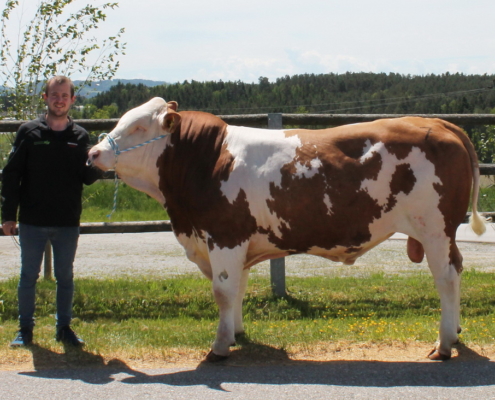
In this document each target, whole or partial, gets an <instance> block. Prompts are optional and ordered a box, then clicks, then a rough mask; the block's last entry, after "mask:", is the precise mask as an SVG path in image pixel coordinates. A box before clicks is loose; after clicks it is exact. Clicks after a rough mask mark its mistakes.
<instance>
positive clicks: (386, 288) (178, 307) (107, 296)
mask: <svg viewBox="0 0 495 400" xmlns="http://www.w3.org/2000/svg"><path fill="white" fill-rule="evenodd" d="M16 285H17V279H11V280H9V281H3V282H0V319H1V322H2V324H1V327H0V330H1V332H2V335H1V336H0V349H1V348H3V349H7V350H6V352H8V343H9V340H10V339H11V336H13V334H14V332H15V330H16V328H17V321H16V319H17V315H16V314H17V311H16ZM76 287H77V290H76V297H75V299H74V311H75V316H76V319H75V320H74V326H75V328H76V330H77V332H78V333H80V334H81V336H82V337H83V338H84V339H85V340H86V341H87V346H86V348H85V352H89V353H91V354H95V355H96V354H97V355H102V356H104V355H105V354H113V355H115V354H119V355H120V356H119V357H121V359H123V360H127V359H140V358H142V359H148V360H149V359H150V358H153V359H155V361H156V360H159V361H163V362H166V361H167V360H168V361H170V360H171V359H179V360H180V358H181V355H183V356H184V358H185V359H187V357H188V355H190V354H191V353H195V354H200V355H202V356H204V352H206V351H208V349H209V347H210V345H211V342H212V341H213V339H214V335H215V331H216V327H217V323H218V313H217V307H216V305H215V303H214V300H213V296H212V294H211V287H210V283H209V281H207V280H206V279H205V278H202V277H199V276H180V277H173V278H169V279H165V280H162V279H160V280H158V279H153V278H152V277H136V278H135V279H106V280H95V279H78V280H76ZM287 287H288V292H289V296H288V297H287V298H283V299H282V298H275V297H274V296H273V295H272V293H271V288H270V284H269V280H268V279H266V278H261V277H253V278H252V280H251V281H250V285H249V288H248V291H247V294H246V297H245V301H244V321H245V328H246V335H244V337H241V338H240V339H239V343H238V346H237V349H238V350H244V351H248V352H249V349H253V348H254V347H256V346H257V347H258V348H259V347H260V346H261V348H263V349H265V351H268V352H269V349H272V350H283V351H284V352H287V354H288V355H289V356H290V355H291V354H292V353H293V352H297V351H300V350H301V349H303V350H305V351H307V352H311V350H312V349H314V348H316V347H318V346H322V344H323V346H324V344H325V343H327V344H328V345H331V344H332V343H339V342H342V341H345V342H346V343H378V342H385V343H391V342H399V343H404V344H406V345H407V344H408V343H427V344H430V345H432V344H433V343H434V341H435V339H436V335H437V332H438V322H439V319H440V309H439V299H438V295H437V293H436V290H435V288H434V284H433V280H432V278H431V276H430V275H429V274H416V275H413V276H410V275H408V276H395V275H394V276H385V275H383V274H375V275H371V276H365V277H362V278H352V277H345V278H330V277H311V278H288V279H287ZM54 296H55V284H54V282H50V281H41V282H40V283H39V287H38V297H37V298H38V301H37V316H38V318H37V325H36V328H35V342H36V343H37V344H38V345H39V346H41V347H43V348H45V349H48V350H50V351H52V352H58V351H60V347H61V346H60V345H59V344H58V343H56V342H55V341H54V340H53V335H54V328H53V325H54V317H53V315H54V314H55V308H54ZM494 299H495V276H494V275H493V274H487V273H480V272H476V271H475V270H472V271H467V272H465V273H464V275H463V289H462V299H461V310H462V323H461V324H462V327H463V331H462V334H461V341H462V342H464V343H466V344H469V343H476V344H478V345H485V344H492V343H493V342H494V340H495V337H494V335H495V315H494V314H493V308H494V306H495V300H494ZM19 352H21V353H22V352H28V353H29V351H28V350H19ZM0 353H3V351H0ZM16 354H19V353H16ZM86 356H87V354H86ZM267 356H268V355H267ZM422 356H423V355H422V354H418V355H417V357H418V358H421V357H422ZM6 357H7V358H12V351H11V355H10V356H9V355H8V354H7V355H6ZM259 357H263V354H260V355H259Z"/></svg>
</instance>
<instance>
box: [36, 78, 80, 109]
mask: <svg viewBox="0 0 495 400" xmlns="http://www.w3.org/2000/svg"><path fill="white" fill-rule="evenodd" d="M43 99H44V100H45V103H46V105H47V106H48V115H51V116H54V117H65V116H67V114H68V113H69V110H70V107H71V106H72V104H74V102H75V101H76V96H73V97H71V93H70V85H69V84H68V83H62V84H59V83H56V82H53V83H51V84H50V86H49V87H48V95H47V94H45V93H43Z"/></svg>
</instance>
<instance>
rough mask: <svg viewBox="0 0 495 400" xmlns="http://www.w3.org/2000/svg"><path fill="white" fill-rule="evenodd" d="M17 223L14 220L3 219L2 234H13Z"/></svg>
mask: <svg viewBox="0 0 495 400" xmlns="http://www.w3.org/2000/svg"><path fill="white" fill-rule="evenodd" d="M16 226H17V224H16V222H15V221H5V222H4V223H3V224H2V229H3V234H4V235H5V236H12V235H15V228H16Z"/></svg>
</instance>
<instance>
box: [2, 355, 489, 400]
mask: <svg viewBox="0 0 495 400" xmlns="http://www.w3.org/2000/svg"><path fill="white" fill-rule="evenodd" d="M0 377H1V381H0V393H1V398H2V399H47V400H58V399H61V400H67V399H99V400H103V399H140V400H142V399H189V400H190V399H250V400H253V399H263V400H269V399H276V400H285V399H305V400H311V399H380V400H384V399H391V400H392V399H393V400H396V399H424V400H427V399H435V400H439V399H449V400H450V399H454V398H455V399H458V400H462V399H476V400H479V399H495V364H494V363H493V362H489V361H488V360H486V359H483V358H482V357H480V359H478V360H474V361H470V362H457V361H455V360H451V361H449V362H424V363H423V362H395V363H391V362H370V361H333V362H322V363H317V362H293V363H291V364H289V365H277V366H274V365H272V366H249V367H231V366H230V367H225V366H220V365H211V364H210V365H208V364H204V365H199V366H198V367H195V368H189V369H187V368H181V369H159V370H156V369H154V370H133V369H130V368H128V367H127V366H126V365H125V364H122V363H121V362H118V361H116V362H115V363H113V364H112V362H110V363H109V364H108V365H107V366H106V367H100V368H92V369H68V370H63V369H56V370H40V371H26V372H2V373H0Z"/></svg>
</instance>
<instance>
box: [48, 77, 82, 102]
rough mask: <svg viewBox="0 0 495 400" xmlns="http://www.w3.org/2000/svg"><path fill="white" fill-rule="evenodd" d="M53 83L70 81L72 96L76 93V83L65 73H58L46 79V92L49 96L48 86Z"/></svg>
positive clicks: (60, 83)
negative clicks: (64, 74)
mask: <svg viewBox="0 0 495 400" xmlns="http://www.w3.org/2000/svg"><path fill="white" fill-rule="evenodd" d="M52 83H57V84H59V85H62V84H64V83H68V84H69V85H70V97H74V93H75V88H74V83H73V82H72V81H71V80H70V79H69V78H67V77H66V76H63V75H57V76H54V77H52V78H50V79H48V80H47V81H46V84H45V94H46V95H47V96H48V88H49V86H50V85H51V84H52Z"/></svg>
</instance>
